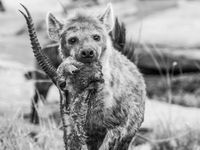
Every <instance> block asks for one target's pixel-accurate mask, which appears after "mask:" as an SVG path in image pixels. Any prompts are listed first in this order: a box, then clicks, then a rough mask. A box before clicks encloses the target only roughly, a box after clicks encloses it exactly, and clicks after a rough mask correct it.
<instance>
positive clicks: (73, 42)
mask: <svg viewBox="0 0 200 150" xmlns="http://www.w3.org/2000/svg"><path fill="white" fill-rule="evenodd" d="M77 42H78V38H77V37H71V38H69V39H68V43H69V44H71V45H73V44H75V43H77Z"/></svg>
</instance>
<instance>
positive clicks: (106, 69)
mask: <svg viewBox="0 0 200 150" xmlns="http://www.w3.org/2000/svg"><path fill="white" fill-rule="evenodd" d="M113 50H114V48H113V46H112V43H111V40H109V41H107V46H106V50H105V51H104V52H103V54H102V57H101V59H100V61H101V64H102V73H103V77H104V80H105V84H106V85H107V84H109V81H110V80H111V69H110V68H111V66H110V65H111V64H110V58H111V57H112V54H113Z"/></svg>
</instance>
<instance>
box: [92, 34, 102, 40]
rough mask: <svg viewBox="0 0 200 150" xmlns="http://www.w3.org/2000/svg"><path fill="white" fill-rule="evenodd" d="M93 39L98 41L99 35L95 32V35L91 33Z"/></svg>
mask: <svg viewBox="0 0 200 150" xmlns="http://www.w3.org/2000/svg"><path fill="white" fill-rule="evenodd" d="M93 39H94V40H95V41H100V39H101V37H100V36H99V35H97V34H95V35H93Z"/></svg>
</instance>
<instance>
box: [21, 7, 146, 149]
mask: <svg viewBox="0 0 200 150" xmlns="http://www.w3.org/2000/svg"><path fill="white" fill-rule="evenodd" d="M22 14H23V13H22ZM23 15H24V14H23ZM24 16H25V18H26V20H27V24H28V27H29V34H30V37H31V42H32V43H31V44H32V48H33V52H34V54H35V56H36V59H37V61H38V63H39V64H40V65H41V67H42V69H43V70H44V71H45V72H46V73H47V75H48V76H49V77H50V78H51V79H52V81H53V82H54V83H55V84H56V85H57V87H58V89H59V91H60V93H61V98H62V99H61V114H62V113H66V114H67V115H66V116H64V119H63V122H65V119H66V120H68V122H65V123H66V124H64V131H65V132H64V141H65V146H66V150H67V149H71V150H77V149H80V150H81V149H89V150H98V149H99V150H111V149H112V150H127V149H128V147H129V145H130V143H131V141H132V139H133V137H134V135H135V133H136V132H137V130H138V129H139V127H140V126H141V124H142V122H143V119H144V107H145V98H146V90H145V83H144V79H143V77H142V75H141V73H140V72H139V71H138V69H137V67H136V66H135V64H134V63H132V62H131V61H130V60H128V59H127V58H126V57H125V56H124V55H122V54H121V53H120V52H119V51H117V50H116V49H115V48H114V47H113V44H112V41H111V38H110V36H109V32H110V31H111V30H112V29H113V26H114V21H113V18H114V17H113V10H112V6H111V4H109V5H108V6H107V8H106V10H105V11H104V12H103V13H102V14H100V15H98V16H93V15H91V14H86V13H84V12H78V13H76V14H75V15H72V16H69V17H67V19H66V21H65V22H64V23H62V22H60V21H59V20H58V19H56V18H55V17H54V16H53V15H52V14H51V13H49V14H48V17H47V25H48V34H49V37H50V38H51V39H52V40H55V41H57V42H59V50H60V51H59V54H60V56H61V58H62V62H61V64H60V65H59V67H58V69H56V68H55V67H53V66H52V64H51V63H50V62H49V59H48V58H47V57H46V56H45V55H44V53H42V51H41V47H40V46H39V42H38V40H37V37H36V35H35V33H34V31H32V30H33V25H32V23H31V21H32V20H31V17H30V15H29V14H28V17H27V16H26V15H24ZM90 90H91V91H92V92H91V91H90ZM87 91H90V92H87ZM88 93H89V94H88ZM63 99H64V100H65V103H62V102H63ZM63 106H64V107H65V108H64V109H62V108H63ZM69 139H72V140H69ZM75 141H77V142H75Z"/></svg>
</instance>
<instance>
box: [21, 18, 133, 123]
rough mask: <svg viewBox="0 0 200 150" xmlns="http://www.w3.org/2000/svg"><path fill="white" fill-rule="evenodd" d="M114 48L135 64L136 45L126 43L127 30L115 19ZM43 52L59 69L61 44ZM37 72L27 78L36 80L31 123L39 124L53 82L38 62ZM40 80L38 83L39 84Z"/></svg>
mask: <svg viewBox="0 0 200 150" xmlns="http://www.w3.org/2000/svg"><path fill="white" fill-rule="evenodd" d="M110 36H111V39H112V43H113V46H114V48H115V49H116V50H118V51H119V52H121V53H122V54H123V55H125V56H126V57H127V58H128V59H129V60H130V61H132V62H133V63H135V61H136V60H135V59H136V58H135V54H134V44H133V42H127V41H126V29H125V26H124V24H123V23H119V21H118V19H117V18H116V19H115V26H114V29H113V30H112V32H110ZM42 51H43V52H44V53H45V54H46V55H47V56H48V58H49V59H50V60H51V62H52V64H53V65H54V67H55V68H57V67H58V66H59V65H60V63H61V61H62V59H61V57H60V55H59V44H58V43H55V42H54V43H52V44H48V45H47V46H45V47H44V48H43V49H42ZM35 67H36V70H35V71H28V72H27V73H25V77H26V79H28V80H35V84H34V86H35V93H34V96H33V98H32V99H31V113H30V121H31V123H34V124H38V123H39V116H38V113H37V107H38V102H39V100H46V96H47V93H48V91H49V88H50V87H51V86H52V84H53V83H52V82H51V81H50V80H49V78H48V76H47V75H46V74H45V73H44V72H43V71H42V69H41V67H40V66H39V64H38V63H37V62H36V66H35ZM37 80H38V82H37Z"/></svg>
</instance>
